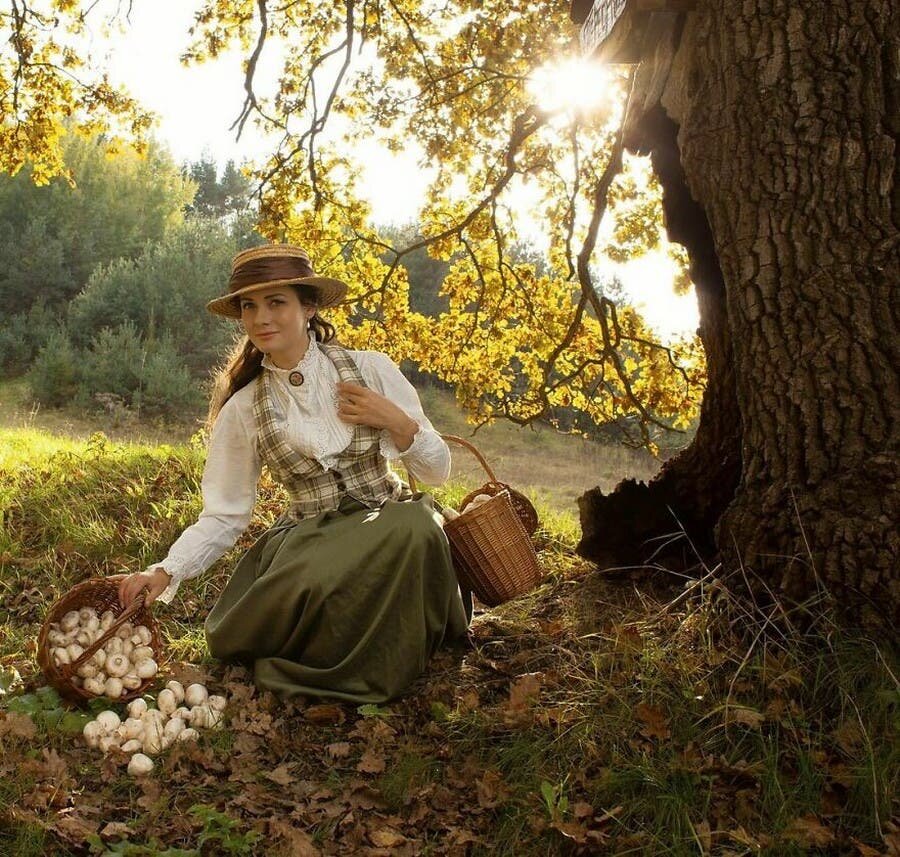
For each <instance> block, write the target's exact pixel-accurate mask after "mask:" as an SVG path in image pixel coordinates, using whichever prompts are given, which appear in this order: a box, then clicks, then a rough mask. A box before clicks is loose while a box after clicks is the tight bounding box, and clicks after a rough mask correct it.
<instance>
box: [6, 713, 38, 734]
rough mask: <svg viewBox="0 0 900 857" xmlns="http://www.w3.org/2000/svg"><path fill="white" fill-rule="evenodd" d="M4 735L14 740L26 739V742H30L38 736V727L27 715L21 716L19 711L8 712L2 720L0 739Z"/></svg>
mask: <svg viewBox="0 0 900 857" xmlns="http://www.w3.org/2000/svg"><path fill="white" fill-rule="evenodd" d="M4 735H10V736H12V737H13V738H24V739H25V740H26V741H29V740H31V739H32V738H34V736H35V735H37V727H36V726H35V725H34V721H33V720H32V719H31V718H30V717H29V716H28V715H27V714H20V713H19V712H18V711H7V712H6V714H5V715H4V716H3V719H2V720H0V737H2V736H4Z"/></svg>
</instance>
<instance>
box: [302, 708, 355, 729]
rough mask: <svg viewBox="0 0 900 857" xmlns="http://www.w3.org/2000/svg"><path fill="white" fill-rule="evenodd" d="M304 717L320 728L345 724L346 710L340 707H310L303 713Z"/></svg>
mask: <svg viewBox="0 0 900 857" xmlns="http://www.w3.org/2000/svg"><path fill="white" fill-rule="evenodd" d="M303 717H304V719H306V720H308V721H309V722H310V723H315V724H316V725H318V726H329V725H331V724H334V723H343V722H344V719H345V715H344V709H343V708H341V707H340V706H339V705H310V706H309V708H307V709H305V710H304V711H303Z"/></svg>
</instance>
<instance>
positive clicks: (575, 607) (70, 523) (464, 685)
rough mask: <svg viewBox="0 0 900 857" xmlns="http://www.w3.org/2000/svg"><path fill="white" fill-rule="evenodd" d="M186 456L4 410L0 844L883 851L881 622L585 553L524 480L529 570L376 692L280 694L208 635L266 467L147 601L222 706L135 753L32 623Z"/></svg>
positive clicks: (897, 842) (152, 537)
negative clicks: (870, 625)
mask: <svg viewBox="0 0 900 857" xmlns="http://www.w3.org/2000/svg"><path fill="white" fill-rule="evenodd" d="M476 443H478V444H479V448H482V446H481V444H482V443H483V441H478V440H477V439H476ZM488 457H489V460H491V458H490V456H488ZM202 458H203V456H202V450H201V448H200V447H199V446H198V445H197V444H194V445H190V444H174V445H157V444H155V443H139V444H126V443H117V442H113V441H111V440H109V439H107V438H104V437H97V436H94V437H93V438H90V439H88V440H78V439H71V438H64V437H59V436H54V435H52V434H49V433H47V432H44V431H40V430H38V429H36V428H34V427H32V428H21V427H19V428H6V429H0V516H2V517H0V854H2V855H6V854H9V855H16V857H36V855H85V854H96V855H129V857H141V855H166V857H177V856H178V855H201V854H202V855H221V854H234V855H242V854H245V855H256V854H260V855H262V854H266V855H270V854H274V855H279V854H283V855H292V857H296V856H297V855H299V857H306V855H317V854H322V855H327V854H341V855H356V854H359V855H385V857H387V855H420V854H421V855H425V854H433V855H509V857H530V855H554V854H563V855H565V854H635V855H638V854H640V855H655V854H660V855H695V854H709V855H749V854H765V855H772V857H775V855H779V857H780V855H794V854H796V855H800V854H835V855H837V854H841V855H843V854H858V855H861V857H874V855H879V854H890V855H898V854H900V814H898V805H897V794H898V789H897V786H898V768H900V766H898V760H900V749H898V747H900V745H898V741H897V737H898V736H897V730H898V723H900V693H898V683H897V675H898V673H900V665H898V658H897V652H896V650H894V649H892V648H891V644H890V641H883V640H873V639H871V638H869V637H867V636H866V635H865V634H862V633H857V632H847V631H843V630H841V629H840V627H839V626H838V625H837V624H835V623H834V621H833V618H832V617H833V611H832V605H831V604H830V603H829V600H828V596H827V593H824V592H823V593H820V595H819V596H818V597H817V598H816V599H814V600H813V601H811V602H808V603H806V604H804V605H795V606H793V607H790V608H788V607H787V606H785V605H782V604H780V603H779V602H778V601H777V600H769V601H767V602H764V603H758V602H754V601H753V600H752V599H749V598H748V597H747V596H745V595H742V594H740V593H741V592H742V591H743V589H744V587H743V586H742V584H743V582H744V579H745V578H744V574H745V573H744V572H743V571H742V570H740V569H736V570H734V571H733V572H730V573H726V572H725V571H723V570H722V569H717V568H710V569H707V568H705V567H703V566H700V565H698V568H697V569H696V576H694V577H690V578H685V577H683V576H680V575H675V574H671V573H668V572H666V571H664V570H661V569H655V570H653V571H651V570H643V571H632V572H629V573H618V574H604V573H598V572H597V571H596V570H595V569H594V568H593V567H592V566H590V565H589V564H588V563H586V562H584V561H583V560H581V559H580V558H579V557H578V556H577V555H576V554H575V552H574V547H575V544H576V543H577V539H578V534H579V530H578V523H577V519H576V518H575V516H574V514H573V513H572V512H571V511H567V510H566V509H565V508H560V507H559V506H556V505H551V504H550V503H548V502H547V501H546V499H545V498H543V499H542V498H541V497H540V496H538V495H534V496H535V499H536V500H537V505H538V511H539V513H540V515H541V528H540V529H539V530H538V533H537V534H536V539H537V544H538V546H539V547H540V553H539V556H540V558H541V562H542V565H543V567H544V569H545V571H546V578H545V582H544V584H543V585H542V586H541V587H540V588H539V589H537V590H536V591H534V592H533V593H531V594H529V595H528V596H525V597H522V598H520V599H516V600H515V601H513V602H511V603H508V604H506V605H503V606H502V607H499V608H495V609H490V610H489V609H486V608H480V609H478V610H477V611H476V616H475V618H474V621H473V624H472V640H471V643H472V644H471V647H463V646H457V647H455V648H448V649H446V650H444V651H442V652H441V653H439V655H438V656H437V657H435V658H434V659H433V661H432V663H431V664H430V666H429V668H428V670H427V671H426V673H425V674H424V675H423V676H422V677H421V678H420V679H419V680H418V681H417V682H416V684H415V685H414V686H413V687H412V688H411V689H410V691H409V693H408V694H407V695H406V696H404V697H403V698H402V699H399V700H397V701H395V702H392V703H391V704H389V705H383V706H372V705H368V706H355V705H345V704H331V703H322V702H317V701H314V700H297V701H293V702H290V703H287V704H282V703H280V702H278V701H277V700H276V699H274V698H273V697H272V696H271V695H269V694H267V693H259V692H258V691H257V690H256V688H255V687H254V686H253V684H252V682H251V681H250V676H249V675H248V673H247V672H246V671H245V670H243V669H242V668H238V667H226V666H223V665H222V664H220V663H218V662H216V661H213V660H211V659H210V658H209V656H208V652H207V650H206V647H205V642H204V639H203V634H202V623H203V618H204V616H205V615H206V613H207V611H208V609H209V608H210V606H211V605H212V603H213V602H214V600H215V596H216V593H217V592H218V591H219V589H220V587H221V585H222V583H223V581H224V580H225V579H226V578H227V574H228V569H229V568H230V567H231V565H232V563H233V562H234V560H235V558H236V557H237V556H238V555H239V554H240V552H241V551H242V550H244V549H246V547H247V546H248V545H249V544H250V543H251V542H252V540H253V539H254V538H255V537H256V536H257V535H258V534H259V533H260V532H261V531H262V529H264V527H265V526H267V525H268V523H269V522H270V521H271V520H272V519H273V518H274V516H275V515H276V513H277V512H278V510H279V509H280V505H281V502H282V499H283V498H281V496H280V495H279V492H278V490H277V489H276V488H275V487H274V486H272V485H270V484H268V483H264V484H263V486H262V492H261V502H260V506H259V514H258V515H257V517H256V519H255V520H254V523H253V524H252V525H251V529H250V531H249V532H248V533H247V534H246V536H245V537H244V538H242V540H241V542H240V543H239V544H238V545H237V546H236V548H235V549H234V551H232V552H230V553H229V554H228V555H227V556H226V557H225V558H224V559H223V560H222V561H221V562H219V563H217V564H216V565H215V566H214V567H213V569H212V570H211V571H210V572H209V573H208V574H207V575H206V576H204V577H203V578H201V579H199V580H197V581H192V582H191V583H189V584H187V585H185V586H183V587H182V589H181V591H180V592H179V595H178V596H177V597H176V599H175V601H174V602H173V604H172V605H170V606H162V605H160V606H159V607H158V608H157V609H156V611H155V612H156V615H157V618H158V620H159V622H160V625H161V629H162V633H163V638H164V643H165V649H166V652H167V656H168V658H169V659H170V662H169V664H168V666H167V673H166V675H167V677H176V678H180V679H183V680H201V681H204V682H206V683H207V684H208V685H209V686H210V687H211V689H212V690H214V691H216V692H220V693H222V694H224V695H225V696H226V697H227V698H228V700H229V704H228V708H227V710H226V720H225V726H224V728H223V729H221V730H218V731H210V732H205V733H203V734H202V737H201V740H200V741H199V742H198V743H197V744H196V745H191V744H177V745H175V746H173V747H172V748H171V749H170V750H168V751H166V752H165V753H164V754H162V755H161V756H159V757H158V758H157V760H156V769H155V770H154V772H153V773H152V774H151V775H150V776H149V777H147V778H144V779H133V778H131V777H129V776H128V775H127V774H126V772H125V766H126V764H127V759H126V758H125V757H124V756H121V755H110V756H106V757H103V756H102V755H101V753H100V751H99V750H95V749H89V748H88V747H86V746H85V744H84V742H83V739H82V738H81V735H80V731H81V728H82V725H83V723H84V722H86V720H87V719H88V718H89V715H88V714H85V713H81V712H78V711H77V710H70V709H67V708H66V707H65V706H63V705H62V703H60V701H59V698H58V697H57V696H56V694H55V693H54V692H53V691H52V690H49V689H47V688H45V687H43V681H42V677H41V675H40V673H39V670H38V668H37V665H36V661H35V641H36V638H37V633H38V630H39V628H40V623H41V620H42V617H43V615H44V613H45V611H46V608H47V606H48V604H49V603H51V602H52V601H53V600H55V599H56V598H57V597H58V596H59V595H61V594H62V593H64V592H65V591H67V590H68V589H69V588H70V587H71V586H72V585H74V584H75V583H77V582H79V581H80V580H82V579H84V578H86V577H88V576H91V575H106V574H110V573H113V572H118V571H122V570H135V569H137V568H140V567H142V565H143V564H145V563H147V562H149V561H150V560H151V559H154V558H158V556H159V555H160V552H161V551H162V550H163V549H164V547H165V546H166V545H168V544H169V543H170V542H171V541H172V540H173V539H174V537H175V536H176V535H177V534H178V533H179V532H180V531H181V529H182V528H183V527H184V526H185V525H186V524H187V523H189V522H190V521H191V520H193V519H194V517H195V516H196V514H197V512H198V511H199V498H198V484H199V476H200V472H201V467H202ZM478 478H480V477H478V476H477V475H476V476H475V479H474V480H473V481H471V482H466V481H464V480H456V481H454V482H453V483H451V484H448V485H446V486H442V488H441V489H436V490H435V491H434V493H435V495H436V496H437V498H438V499H439V500H441V501H442V502H445V503H450V504H453V503H454V502H458V500H459V499H460V498H461V497H462V496H463V494H464V493H466V492H467V490H468V489H469V488H471V487H473V485H474V484H478V483H477V479H478ZM114 707H115V708H118V709H121V708H122V706H114Z"/></svg>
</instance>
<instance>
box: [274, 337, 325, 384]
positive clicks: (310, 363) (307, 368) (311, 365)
mask: <svg viewBox="0 0 900 857" xmlns="http://www.w3.org/2000/svg"><path fill="white" fill-rule="evenodd" d="M323 356H324V355H323V354H322V351H321V350H320V349H319V346H318V345H317V344H316V337H315V335H314V334H313V333H312V331H310V337H309V345H308V346H307V349H306V353H305V354H304V355H303V357H301V358H300V362H299V363H298V364H297V365H296V366H292V367H291V368H290V369H282V368H281V367H280V366H276V365H275V363H274V362H273V361H272V360H271V359H270V357H269V355H268V354H267V355H266V356H265V357H263V359H262V365H263V366H264V367H265V368H266V369H268V370H269V371H271V372H272V373H273V374H274V375H277V376H278V377H279V378H281V379H282V380H284V381H286V380H287V379H288V376H289V375H290V374H291V373H292V372H302V373H303V374H304V375H307V374H309V373H310V372H313V371H314V370H315V367H316V366H317V365H318V363H319V360H320V359H321V358H322V357H323Z"/></svg>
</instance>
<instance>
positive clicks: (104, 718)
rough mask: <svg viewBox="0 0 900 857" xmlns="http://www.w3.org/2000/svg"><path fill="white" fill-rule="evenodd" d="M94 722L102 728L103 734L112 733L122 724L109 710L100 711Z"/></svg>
mask: <svg viewBox="0 0 900 857" xmlns="http://www.w3.org/2000/svg"><path fill="white" fill-rule="evenodd" d="M94 720H95V722H97V723H99V724H100V725H101V726H102V727H103V731H104V732H112V731H113V730H114V729H115V728H116V727H118V725H119V724H120V723H121V722H122V718H121V717H119V715H118V714H116V712H115V711H113V710H112V709H109V708H107V709H106V711H101V712H100V713H99V714H98V715H97V716H96V717H95V718H94Z"/></svg>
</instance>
